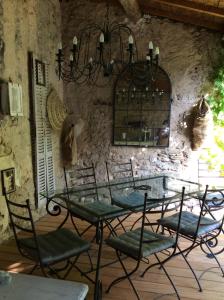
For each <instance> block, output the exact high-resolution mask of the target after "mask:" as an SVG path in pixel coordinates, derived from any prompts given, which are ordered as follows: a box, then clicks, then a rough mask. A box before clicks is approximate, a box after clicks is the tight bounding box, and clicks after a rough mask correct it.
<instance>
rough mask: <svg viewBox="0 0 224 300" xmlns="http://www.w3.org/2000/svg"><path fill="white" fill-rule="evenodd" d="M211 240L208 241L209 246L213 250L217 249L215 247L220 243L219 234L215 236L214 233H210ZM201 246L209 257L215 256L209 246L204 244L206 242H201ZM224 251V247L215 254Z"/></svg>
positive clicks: (215, 253)
mask: <svg viewBox="0 0 224 300" xmlns="http://www.w3.org/2000/svg"><path fill="white" fill-rule="evenodd" d="M208 239H209V241H208V242H207V243H208V246H209V247H210V248H211V249H212V250H213V249H214V250H215V248H216V247H217V246H218V244H219V241H218V238H217V236H214V235H212V234H210V235H209V237H208ZM200 247H201V250H202V251H203V252H204V253H205V254H206V255H207V257H209V258H213V254H212V253H211V252H210V251H209V250H208V248H207V247H206V246H205V245H204V244H201V245H200ZM223 251H224V248H222V249H221V250H219V251H217V252H214V251H213V253H214V255H218V254H220V253H222V252H223Z"/></svg>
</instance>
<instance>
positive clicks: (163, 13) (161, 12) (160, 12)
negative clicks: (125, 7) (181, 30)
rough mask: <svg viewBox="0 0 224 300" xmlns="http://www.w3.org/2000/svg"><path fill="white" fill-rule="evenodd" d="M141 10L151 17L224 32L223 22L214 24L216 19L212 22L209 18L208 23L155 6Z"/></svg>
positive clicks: (196, 16)
mask: <svg viewBox="0 0 224 300" xmlns="http://www.w3.org/2000/svg"><path fill="white" fill-rule="evenodd" d="M142 10H143V12H144V14H147V13H148V14H150V15H152V16H160V17H165V18H168V19H172V20H175V21H179V22H182V23H186V24H192V25H196V26H201V27H204V28H209V29H212V30H216V31H220V32H224V24H223V20H222V21H220V20H219V21H218V22H216V20H217V18H216V19H215V20H214V17H212V20H211V17H210V21H209V20H206V21H203V20H202V18H199V17H198V15H194V14H191V15H190V16H189V14H187V15H186V14H185V15H184V14H180V13H179V12H177V11H176V12H175V11H171V10H167V9H161V8H158V6H157V7H155V6H149V5H147V7H144V6H142Z"/></svg>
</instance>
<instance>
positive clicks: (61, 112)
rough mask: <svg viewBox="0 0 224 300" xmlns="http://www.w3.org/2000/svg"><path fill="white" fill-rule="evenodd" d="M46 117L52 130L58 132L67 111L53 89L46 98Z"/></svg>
mask: <svg viewBox="0 0 224 300" xmlns="http://www.w3.org/2000/svg"><path fill="white" fill-rule="evenodd" d="M47 115H48V119H49V122H50V124H51V127H52V128H53V129H54V130H60V129H61V127H62V124H63V122H64V120H65V118H66V116H67V109H66V106H65V104H63V103H62V101H61V99H60V98H59V96H58V94H57V92H56V90H55V89H51V91H50V93H49V94H48V96H47Z"/></svg>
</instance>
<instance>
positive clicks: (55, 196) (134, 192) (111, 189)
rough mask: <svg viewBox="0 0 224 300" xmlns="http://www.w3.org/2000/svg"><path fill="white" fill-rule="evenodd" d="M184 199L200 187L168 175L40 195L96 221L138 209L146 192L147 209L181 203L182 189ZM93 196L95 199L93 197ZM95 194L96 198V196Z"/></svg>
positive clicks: (86, 186)
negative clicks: (89, 216) (183, 188)
mask: <svg viewBox="0 0 224 300" xmlns="http://www.w3.org/2000/svg"><path fill="white" fill-rule="evenodd" d="M183 186H184V187H185V197H188V198H189V197H190V196H192V195H194V194H196V193H198V192H200V191H203V187H202V186H201V185H200V184H198V183H195V182H192V181H188V180H184V179H180V178H174V177H171V176H167V175H158V176H146V177H134V178H130V177H129V178H124V179H122V180H116V181H111V182H109V183H108V182H101V183H97V184H96V185H88V184H86V185H85V184H84V185H81V186H76V187H72V188H69V189H68V190H66V189H57V190H54V191H49V192H43V193H41V195H42V196H44V197H46V198H47V199H48V201H53V202H55V203H57V204H59V205H61V206H64V207H66V208H68V209H72V210H75V209H77V212H79V213H82V212H85V213H87V214H89V215H93V216H94V217H97V218H100V219H101V218H104V219H105V218H107V217H108V218H109V217H110V216H111V215H115V214H116V213H117V214H119V213H122V212H123V213H125V212H126V211H128V210H134V211H138V210H141V207H142V206H143V202H144V195H145V193H147V208H148V209H151V208H154V207H158V206H160V205H161V204H162V203H164V202H166V203H167V202H169V203H170V201H172V202H176V201H179V200H180V197H181V193H182V187H183ZM94 195H95V196H94ZM96 195H97V197H96Z"/></svg>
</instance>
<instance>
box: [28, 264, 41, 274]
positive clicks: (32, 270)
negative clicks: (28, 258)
mask: <svg viewBox="0 0 224 300" xmlns="http://www.w3.org/2000/svg"><path fill="white" fill-rule="evenodd" d="M38 266H39V265H38V264H35V265H34V267H33V268H32V269H31V270H30V271H29V273H28V274H33V272H34V271H35V270H36V268H38Z"/></svg>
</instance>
